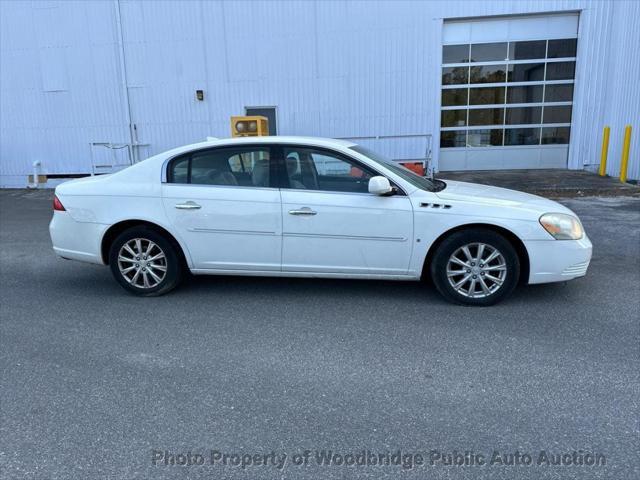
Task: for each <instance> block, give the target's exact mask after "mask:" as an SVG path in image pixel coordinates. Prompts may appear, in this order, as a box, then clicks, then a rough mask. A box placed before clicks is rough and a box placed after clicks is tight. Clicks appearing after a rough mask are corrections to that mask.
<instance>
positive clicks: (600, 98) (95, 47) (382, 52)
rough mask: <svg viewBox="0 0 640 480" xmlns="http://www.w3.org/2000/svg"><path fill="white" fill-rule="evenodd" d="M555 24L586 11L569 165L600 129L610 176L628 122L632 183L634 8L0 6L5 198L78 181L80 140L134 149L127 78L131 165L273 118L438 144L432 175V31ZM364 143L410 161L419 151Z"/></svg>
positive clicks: (586, 154) (636, 103)
mask: <svg viewBox="0 0 640 480" xmlns="http://www.w3.org/2000/svg"><path fill="white" fill-rule="evenodd" d="M118 11H119V13H120V15H119V18H120V19H121V31H122V37H121V38H122V40H123V42H124V43H123V49H122V50H123V51H124V59H123V60H124V61H123V62H122V63H123V64H124V65H125V70H126V75H123V71H122V69H121V60H122V59H121V57H120V55H121V50H120V47H119V43H118V42H119V39H120V35H119V28H118ZM552 11H553V12H559V11H580V13H581V15H580V33H579V42H578V65H577V71H576V91H575V97H574V112H573V116H574V117H573V127H572V138H571V146H570V152H569V161H568V163H569V167H570V168H583V166H584V165H595V164H597V163H598V161H599V156H600V140H601V137H600V135H601V130H602V127H603V125H605V124H608V125H610V126H611V129H612V131H611V148H610V154H609V169H608V171H609V173H610V174H612V175H616V174H617V173H618V170H619V166H618V165H619V159H620V152H621V146H622V135H623V127H624V125H625V124H627V123H630V124H633V125H634V127H635V132H634V135H633V137H632V138H633V143H632V147H631V162H630V169H629V178H635V179H637V178H638V177H639V176H640V161H639V160H638V159H639V157H640V142H639V140H638V138H640V118H639V117H640V93H639V89H638V88H637V81H638V79H639V78H640V70H639V68H640V67H639V66H640V51H639V50H640V49H638V48H637V47H638V45H640V28H639V27H640V20H638V19H639V18H640V2H635V1H616V2H587V1H578V0H575V1H568V0H567V1H564V0H561V1H542V0H536V1H508V2H507V1H497V0H493V1H479V2H471V1H460V0H457V1H443V2H420V1H416V2H392V1H389V2H383V1H364V2H352V1H332V2H324V1H316V2H311V1H309V2H297V1H291V2H284V1H268V2H258V1H246V2H242V1H236V2H211V1H175V2H169V1H165V2H147V1H139V0H135V1H129V0H121V1H120V2H118V1H115V0H105V1H92V2H59V1H54V2H44V1H34V2H0V102H1V104H0V107H1V108H0V185H5V186H6V185H24V184H25V182H26V175H28V174H29V173H30V172H31V170H32V167H31V165H32V162H33V161H34V160H40V161H41V162H42V166H43V167H42V168H43V171H44V172H45V173H86V172H89V171H90V170H91V162H90V147H89V143H90V142H113V143H128V142H130V141H131V138H130V133H129V128H128V116H127V108H126V106H127V102H126V101H125V93H124V88H123V86H122V79H123V78H126V84H127V93H128V97H129V105H130V114H131V121H132V122H133V123H134V124H135V125H136V132H135V134H137V141H138V142H139V143H142V144H145V145H147V144H148V146H145V147H140V156H141V157H144V156H147V155H149V154H153V153H157V152H160V151H163V150H166V149H168V148H171V147H174V146H176V145H180V144H185V143H190V142H194V141H198V140H201V139H203V138H204V137H206V136H207V135H213V136H228V135H229V116H230V115H233V114H242V113H243V111H244V107H245V106H277V109H278V110H277V115H278V130H279V133H280V134H292V135H320V136H329V137H359V136H371V135H400V134H423V133H424V134H433V135H434V138H435V141H434V146H435V147H436V148H434V157H435V158H434V159H435V161H436V162H437V156H438V149H437V143H438V141H437V138H438V125H439V105H440V92H439V74H440V69H439V65H440V58H441V46H440V41H441V28H442V22H443V19H446V18H458V17H476V16H489V15H505V14H527V13H544V12H552ZM197 89H202V90H204V92H205V101H203V102H198V101H197V100H196V99H195V90H197ZM371 146H373V147H374V148H378V149H380V150H381V151H382V152H383V153H386V154H388V155H391V156H393V157H395V158H415V157H419V156H421V155H422V154H423V152H424V148H425V142H424V139H410V140H404V141H400V140H386V141H376V142H371ZM591 168H593V167H591Z"/></svg>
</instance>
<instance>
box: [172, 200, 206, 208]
mask: <svg viewBox="0 0 640 480" xmlns="http://www.w3.org/2000/svg"><path fill="white" fill-rule="evenodd" d="M176 208H177V209H178V210H197V209H199V208H202V207H201V206H200V205H198V204H197V203H196V202H192V201H191V200H189V201H188V202H184V203H178V204H177V205H176Z"/></svg>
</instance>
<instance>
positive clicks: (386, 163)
mask: <svg viewBox="0 0 640 480" xmlns="http://www.w3.org/2000/svg"><path fill="white" fill-rule="evenodd" d="M349 148H350V149H351V150H353V151H355V152H358V153H360V154H362V155H364V156H365V157H367V158H370V159H371V160H373V161H374V162H377V163H381V164H382V166H383V167H385V168H387V169H389V170H391V171H392V172H393V173H395V174H396V175H398V176H399V177H401V178H402V179H403V180H406V181H407V182H409V183H410V184H411V185H413V186H414V187H416V188H419V189H421V190H426V191H428V192H435V191H438V190H441V189H440V188H438V187H437V185H436V184H435V183H434V182H433V181H431V180H429V179H428V178H426V177H421V176H420V175H418V174H417V173H414V172H412V171H411V170H409V169H408V168H405V167H403V166H402V165H400V164H399V163H398V162H394V161H393V160H391V159H390V158H387V157H385V156H384V155H380V154H379V153H376V152H374V151H371V150H369V149H368V148H365V147H363V146H361V145H354V146H353V147H349Z"/></svg>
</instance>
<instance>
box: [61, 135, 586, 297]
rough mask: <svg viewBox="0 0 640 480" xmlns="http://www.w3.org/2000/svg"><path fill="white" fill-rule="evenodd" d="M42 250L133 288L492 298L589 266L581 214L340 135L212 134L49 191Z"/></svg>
mask: <svg viewBox="0 0 640 480" xmlns="http://www.w3.org/2000/svg"><path fill="white" fill-rule="evenodd" d="M50 233H51V239H52V241H53V249H54V251H55V252H56V254H57V255H59V256H60V257H63V258H67V259H73V260H80V261H84V262H90V263H97V264H101V265H109V267H110V268H111V271H112V272H113V275H114V276H115V278H116V280H117V281H118V282H119V283H120V284H121V285H122V286H123V287H124V288H125V289H126V290H128V291H129V292H132V293H135V294H138V295H146V296H151V295H161V294H163V293H166V292H168V291H170V290H171V289H173V288H174V287H176V286H177V285H178V283H179V282H180V280H181V278H182V277H183V275H184V273H185V272H186V271H187V270H189V271H191V272H192V273H194V274H207V275H265V276H287V277H327V278H360V279H386V280H420V279H422V278H426V277H430V278H431V279H432V281H433V283H434V284H435V286H436V288H437V289H438V291H439V292H440V293H441V294H442V295H443V296H444V297H445V298H446V299H448V300H450V301H453V302H457V303H463V304H472V305H490V304H494V303H496V302H498V301H500V300H502V299H503V298H505V297H506V296H507V295H509V294H510V293H511V292H512V291H513V289H514V288H515V287H516V285H517V284H518V283H546V282H559V281H565V280H571V279H573V278H576V277H581V276H583V275H585V274H586V272H587V267H588V266H589V261H590V259H591V249H592V247H591V242H590V241H589V239H588V238H587V236H586V234H585V233H584V230H583V228H582V224H581V223H580V220H579V219H578V217H577V216H576V215H575V214H574V213H573V212H572V211H571V210H569V209H567V208H566V207H564V206H562V205H560V204H558V203H556V202H553V201H550V200H546V199H544V198H540V197H536V196H534V195H529V194H525V193H520V192H516V191H512V190H506V189H502V188H496V187H489V186H484V185H475V184H471V183H463V182H455V181H446V182H444V181H440V180H429V179H427V178H424V177H420V176H418V175H416V174H414V173H412V172H411V171H409V170H407V169H405V168H403V167H401V166H399V165H398V164H397V163H394V162H393V161H391V160H388V159H386V158H384V157H382V156H380V155H378V154H376V153H374V152H372V151H370V150H367V149H366V148H364V147H361V146H359V145H356V144H354V143H351V142H346V141H339V140H331V139H320V138H301V137H257V138H255V137H254V138H242V139H226V140H215V141H208V142H204V143H198V144H194V145H188V146H185V147H180V148H176V149H174V150H171V151H168V152H165V153H162V154H159V155H156V156H154V157H151V158H149V159H147V160H145V161H143V162H140V163H138V164H135V165H133V166H131V167H129V168H127V169H125V170H122V171H120V172H117V173H114V174H111V175H104V176H96V177H88V178H83V179H79V180H73V181H70V182H67V183H64V184H61V185H60V186H58V187H57V188H56V192H55V199H54V214H53V219H52V221H51V225H50Z"/></svg>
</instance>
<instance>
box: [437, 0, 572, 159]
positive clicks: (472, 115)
mask: <svg viewBox="0 0 640 480" xmlns="http://www.w3.org/2000/svg"><path fill="white" fill-rule="evenodd" d="M577 35H578V14H574V13H572V14H562V15H539V16H527V17H508V18H491V19H477V20H475V19H474V20H466V21H446V22H445V23H444V28H443V45H442V72H441V74H442V86H441V88H442V91H441V93H442V95H441V117H440V162H439V168H440V170H490V169H511V168H514V169H515V168H565V167H566V165H567V155H568V150H569V138H570V135H571V109H572V104H573V103H572V100H573V85H574V74H575V62H576V50H577Z"/></svg>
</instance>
